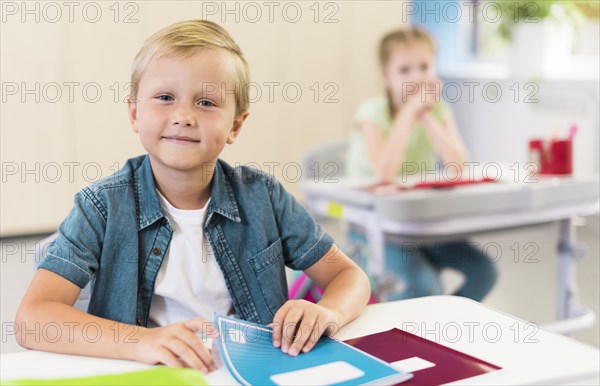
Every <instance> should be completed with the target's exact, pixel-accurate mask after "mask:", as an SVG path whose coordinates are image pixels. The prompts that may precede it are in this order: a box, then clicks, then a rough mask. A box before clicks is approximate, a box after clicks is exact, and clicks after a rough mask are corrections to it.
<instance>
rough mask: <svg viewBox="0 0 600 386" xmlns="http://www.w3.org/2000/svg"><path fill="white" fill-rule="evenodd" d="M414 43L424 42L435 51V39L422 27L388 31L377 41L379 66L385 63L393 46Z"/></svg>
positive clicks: (390, 54)
mask: <svg viewBox="0 0 600 386" xmlns="http://www.w3.org/2000/svg"><path fill="white" fill-rule="evenodd" d="M415 43H424V44H426V45H428V46H429V47H430V48H431V50H432V51H433V53H435V50H436V47H435V41H434V40H433V38H432V37H431V35H429V34H428V33H427V31H425V30H424V29H421V28H419V27H404V28H400V29H397V30H394V31H391V32H389V33H388V34H387V35H385V36H384V37H383V39H381V42H380V43H379V64H380V65H381V66H385V65H386V64H387V62H388V60H389V59H390V57H391V56H392V48H393V46H397V45H408V44H415Z"/></svg>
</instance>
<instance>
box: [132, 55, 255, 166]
mask: <svg viewBox="0 0 600 386" xmlns="http://www.w3.org/2000/svg"><path fill="white" fill-rule="evenodd" d="M229 59H230V58H229V57H228V54H227V53H226V52H223V51H220V50H215V49H205V50H199V51H198V52H196V53H195V54H193V55H192V56H190V57H187V58H173V57H162V58H159V59H153V60H152V61H151V62H150V63H149V64H148V66H147V68H146V70H145V72H144V74H143V75H142V77H141V79H140V82H139V85H138V86H139V89H138V95H137V102H136V103H134V102H130V104H129V113H130V119H131V124H132V129H133V131H134V132H136V133H138V134H139V136H140V140H141V142H142V145H143V146H144V148H145V149H146V150H147V151H148V153H149V155H150V158H151V160H152V164H153V167H159V168H163V169H164V170H166V169H169V170H173V171H175V170H177V171H182V172H185V171H197V170H199V169H200V168H201V167H202V166H204V165H206V164H209V163H213V162H215V161H216V159H217V157H218V156H219V154H220V153H221V151H222V150H223V147H224V146H225V144H226V143H229V144H231V143H233V142H234V140H235V138H236V137H237V134H238V133H239V130H240V129H241V124H242V123H243V121H244V119H245V117H246V116H247V113H244V114H241V115H240V116H238V117H236V116H235V114H236V101H235V95H234V92H233V90H234V85H235V79H236V78H235V69H234V66H233V63H232V61H231V60H229ZM165 168H166V169H165Z"/></svg>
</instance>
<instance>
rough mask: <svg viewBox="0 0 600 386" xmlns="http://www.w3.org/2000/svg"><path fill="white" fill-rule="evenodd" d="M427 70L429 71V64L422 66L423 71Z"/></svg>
mask: <svg viewBox="0 0 600 386" xmlns="http://www.w3.org/2000/svg"><path fill="white" fill-rule="evenodd" d="M427 70H429V64H427V63H423V64H421V71H423V72H427Z"/></svg>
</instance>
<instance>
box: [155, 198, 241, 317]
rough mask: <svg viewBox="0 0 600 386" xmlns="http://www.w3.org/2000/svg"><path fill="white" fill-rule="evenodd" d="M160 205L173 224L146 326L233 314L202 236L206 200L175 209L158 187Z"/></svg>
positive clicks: (211, 255) (226, 293)
mask: <svg viewBox="0 0 600 386" xmlns="http://www.w3.org/2000/svg"><path fill="white" fill-rule="evenodd" d="M156 192H157V194H158V197H159V200H160V205H161V206H162V207H163V209H164V210H165V212H166V216H167V217H168V219H169V220H170V222H171V225H172V227H173V237H172V239H171V243H170V245H169V249H168V251H167V253H166V255H165V258H164V260H163V262H162V265H161V267H160V270H159V271H158V275H157V277H156V282H155V284H154V295H153V296H152V303H151V305H150V321H149V327H156V326H164V325H167V324H171V323H178V322H182V321H185V320H189V319H192V318H195V317H198V316H201V317H203V318H205V319H207V320H208V321H211V322H212V320H213V313H214V312H219V313H222V314H224V315H231V314H232V313H233V306H232V302H231V296H230V295H229V291H228V290H227V285H226V284H225V278H224V277H223V272H222V271H221V269H220V268H219V264H218V263H217V260H216V259H215V255H214V253H213V250H212V248H211V245H210V243H209V242H208V240H206V238H205V237H204V232H203V228H204V220H205V218H206V208H207V207H208V203H209V202H210V198H209V200H208V201H207V202H206V205H205V206H204V208H202V209H194V210H184V209H177V208H175V207H173V205H171V203H170V202H169V201H167V199H166V198H165V197H163V195H162V194H160V192H159V191H158V190H157V191H156Z"/></svg>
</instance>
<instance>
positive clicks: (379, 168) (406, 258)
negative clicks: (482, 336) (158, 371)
mask: <svg viewBox="0 0 600 386" xmlns="http://www.w3.org/2000/svg"><path fill="white" fill-rule="evenodd" d="M435 51H436V48H435V43H434V41H433V39H432V38H431V37H430V36H429V35H428V34H427V33H426V32H425V31H423V30H421V29H419V28H414V27H411V28H405V29H400V30H397V31H393V32H391V33H389V34H388V35H386V36H385V37H384V38H383V39H382V41H381V43H380V46H379V61H380V68H381V75H382V77H383V81H384V85H385V95H381V96H377V97H374V98H371V99H368V100H366V101H364V102H363V103H362V104H361V105H360V106H359V108H358V110H357V112H356V116H355V120H354V127H353V130H352V133H351V136H350V140H349V145H348V153H347V154H348V155H347V157H348V159H347V169H346V170H347V174H348V176H351V177H367V176H376V177H377V179H378V180H379V181H380V182H382V183H387V182H391V181H392V180H393V179H395V178H397V177H400V176H403V175H404V176H406V174H408V172H410V174H411V175H414V173H415V172H416V173H417V175H419V174H420V173H421V172H423V171H429V172H431V171H433V170H435V169H436V160H439V161H441V162H443V163H445V164H446V163H453V164H457V165H460V166H461V167H462V166H464V165H465V162H467V161H468V159H467V152H466V149H465V146H464V144H463V141H462V139H461V137H460V133H459V132H458V130H457V128H456V124H455V122H454V118H453V116H452V112H451V110H450V109H449V107H448V106H447V105H446V104H445V103H444V101H443V100H442V99H441V97H440V92H439V89H440V87H439V85H440V81H439V80H438V79H437V77H436V71H435V54H436V52H435ZM349 239H350V241H351V242H352V243H354V244H357V245H362V246H364V245H366V242H367V241H366V236H365V235H364V230H363V229H360V228H359V227H356V226H351V228H350V230H349ZM363 249H364V248H363ZM442 268H453V269H455V270H458V271H459V272H461V273H462V274H463V276H464V278H465V280H464V284H463V285H462V286H461V287H460V288H459V289H458V290H457V291H456V293H455V294H456V295H459V296H465V297H468V298H471V299H474V300H478V301H479V300H481V299H483V298H484V297H485V295H486V294H487V293H488V292H489V291H490V290H491V289H492V287H493V286H494V284H495V282H496V280H497V271H496V268H495V266H494V264H493V262H491V261H490V260H489V259H488V257H487V256H486V255H485V254H484V253H483V252H482V251H481V250H479V249H478V248H475V247H474V246H473V245H472V244H470V243H468V242H467V241H466V240H457V241H449V242H436V243H432V244H422V243H420V244H415V243H414V242H410V243H408V244H406V242H405V241H404V242H403V240H399V239H398V238H394V237H390V236H387V237H386V245H385V272H386V277H385V278H384V280H383V281H382V282H381V283H378V285H377V286H376V287H375V288H378V292H377V293H376V295H377V296H378V297H379V299H380V300H384V301H385V300H398V299H405V298H412V297H419V296H427V295H437V294H442V293H443V288H442V286H441V283H440V280H439V271H440V270H441V269H442Z"/></svg>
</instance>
